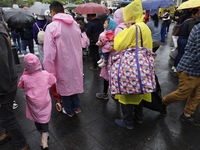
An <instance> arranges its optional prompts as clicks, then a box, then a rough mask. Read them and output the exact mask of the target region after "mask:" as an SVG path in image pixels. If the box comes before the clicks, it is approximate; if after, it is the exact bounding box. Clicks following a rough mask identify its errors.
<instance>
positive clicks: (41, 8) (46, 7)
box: [28, 4, 50, 15]
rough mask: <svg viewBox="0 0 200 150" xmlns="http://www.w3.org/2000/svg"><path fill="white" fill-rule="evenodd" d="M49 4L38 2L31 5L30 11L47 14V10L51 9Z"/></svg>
mask: <svg viewBox="0 0 200 150" xmlns="http://www.w3.org/2000/svg"><path fill="white" fill-rule="evenodd" d="M49 6H50V5H49V4H36V5H33V6H31V7H30V8H29V9H28V11H30V12H32V13H35V14H37V15H45V12H46V10H49Z"/></svg>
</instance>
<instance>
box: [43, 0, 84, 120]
mask: <svg viewBox="0 0 200 150" xmlns="http://www.w3.org/2000/svg"><path fill="white" fill-rule="evenodd" d="M50 12H51V17H52V21H53V22H52V23H50V24H49V25H48V26H47V28H46V31H45V38H44V62H43V65H44V68H45V70H47V71H48V72H49V73H52V74H54V75H55V77H56V79H57V82H56V88H57V92H58V94H59V95H60V96H61V98H62V100H63V106H64V109H63V113H64V114H67V115H68V116H69V117H72V116H74V111H75V113H80V112H81V110H80V100H79V97H78V93H82V92H83V62H82V44H81V30H80V28H79V26H78V24H77V23H76V21H75V20H74V19H73V17H72V16H71V15H67V14H65V13H64V9H63V7H62V4H61V3H60V2H57V1H54V2H52V3H51V5H50Z"/></svg>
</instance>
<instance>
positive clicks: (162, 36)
mask: <svg viewBox="0 0 200 150" xmlns="http://www.w3.org/2000/svg"><path fill="white" fill-rule="evenodd" d="M165 34H166V28H161V42H163V43H165Z"/></svg>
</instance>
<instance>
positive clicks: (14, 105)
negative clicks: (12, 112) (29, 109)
mask: <svg viewBox="0 0 200 150" xmlns="http://www.w3.org/2000/svg"><path fill="white" fill-rule="evenodd" d="M18 107H19V106H18V104H17V103H16V102H15V101H13V109H17V108H18Z"/></svg>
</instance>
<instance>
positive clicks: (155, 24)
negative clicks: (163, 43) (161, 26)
mask: <svg viewBox="0 0 200 150" xmlns="http://www.w3.org/2000/svg"><path fill="white" fill-rule="evenodd" d="M152 19H153V20H154V26H155V27H156V28H157V27H158V15H157V14H154V15H153V16H152Z"/></svg>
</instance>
